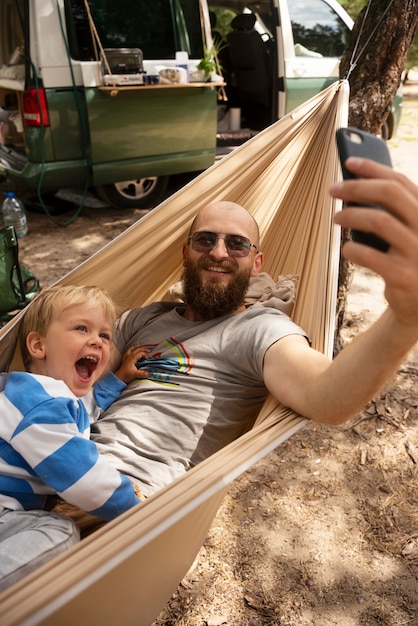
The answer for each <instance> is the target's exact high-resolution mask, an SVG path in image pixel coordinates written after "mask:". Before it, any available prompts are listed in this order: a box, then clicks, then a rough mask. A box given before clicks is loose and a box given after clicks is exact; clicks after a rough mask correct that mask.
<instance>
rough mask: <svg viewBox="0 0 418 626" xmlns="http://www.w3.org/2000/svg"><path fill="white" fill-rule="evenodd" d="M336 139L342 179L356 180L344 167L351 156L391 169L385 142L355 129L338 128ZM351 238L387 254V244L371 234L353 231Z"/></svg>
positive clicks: (374, 207)
mask: <svg viewBox="0 0 418 626" xmlns="http://www.w3.org/2000/svg"><path fill="white" fill-rule="evenodd" d="M336 138H337V148H338V154H339V157H340V162H341V169H342V172H343V178H345V179H349V178H357V177H356V176H354V175H353V174H351V172H349V171H348V170H347V169H346V167H345V161H346V159H348V157H351V156H356V157H362V158H365V159H372V160H373V161H377V162H378V163H382V164H383V165H389V166H390V167H392V162H391V159H390V154H389V149H388V147H387V145H386V142H385V141H384V140H383V139H381V138H380V137H376V136H375V135H371V134H370V133H366V132H365V131H363V130H358V129H357V128H339V129H338V130H337V133H336ZM372 208H373V209H379V210H381V211H384V209H383V208H382V207H380V206H377V205H372ZM352 236H353V240H354V241H357V242H358V243H362V244H364V245H366V246H371V247H372V248H376V249H377V250H381V251H382V252H387V250H388V249H389V244H388V243H387V242H386V241H384V240H383V239H381V238H380V237H377V235H374V234H373V233H365V232H362V231H359V230H353V231H352Z"/></svg>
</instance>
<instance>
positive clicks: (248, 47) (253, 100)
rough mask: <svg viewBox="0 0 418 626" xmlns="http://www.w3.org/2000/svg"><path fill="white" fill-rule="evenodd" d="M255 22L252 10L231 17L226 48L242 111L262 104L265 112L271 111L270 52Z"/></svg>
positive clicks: (269, 112) (268, 113)
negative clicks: (230, 28) (256, 28)
mask: <svg viewBox="0 0 418 626" xmlns="http://www.w3.org/2000/svg"><path fill="white" fill-rule="evenodd" d="M255 22H256V17H255V15H254V13H241V14H239V15H237V16H236V17H234V19H233V20H232V22H231V26H232V28H233V30H232V31H231V32H230V33H229V34H228V43H229V47H228V50H229V55H230V60H231V67H232V71H233V72H234V74H235V80H236V84H237V88H238V92H239V98H240V104H241V107H242V108H243V110H244V111H243V112H245V110H247V112H249V111H251V110H253V112H255V109H256V108H257V107H258V108H260V107H261V108H262V109H263V110H264V116H265V115H266V113H267V115H271V103H272V71H271V69H272V66H271V63H272V61H271V56H272V55H271V54H270V49H269V45H268V42H264V41H263V39H262V37H261V35H260V34H259V33H258V32H257V31H256V30H255V28H254V25H255ZM259 113H260V111H259ZM249 115H250V113H249Z"/></svg>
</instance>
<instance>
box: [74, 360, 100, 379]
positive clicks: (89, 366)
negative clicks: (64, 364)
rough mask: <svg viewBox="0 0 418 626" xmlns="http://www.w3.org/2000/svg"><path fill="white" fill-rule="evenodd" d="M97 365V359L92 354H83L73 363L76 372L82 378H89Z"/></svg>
mask: <svg viewBox="0 0 418 626" xmlns="http://www.w3.org/2000/svg"><path fill="white" fill-rule="evenodd" d="M96 367H97V359H96V358H95V357H93V356H85V357H83V358H82V359H78V361H77V362H76V364H75V369H76V371H77V374H78V375H79V376H80V378H82V379H83V380H89V379H90V378H91V377H92V375H93V373H94V371H95V369H96Z"/></svg>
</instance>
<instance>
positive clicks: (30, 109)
mask: <svg viewBox="0 0 418 626" xmlns="http://www.w3.org/2000/svg"><path fill="white" fill-rule="evenodd" d="M23 118H24V120H25V124H26V126H49V114H48V106H47V103H46V95H45V90H44V89H27V90H26V91H25V92H24V93H23Z"/></svg>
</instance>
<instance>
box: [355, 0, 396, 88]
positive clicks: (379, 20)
mask: <svg viewBox="0 0 418 626" xmlns="http://www.w3.org/2000/svg"><path fill="white" fill-rule="evenodd" d="M371 4H372V0H369V1H368V3H367V7H366V10H365V12H364V15H363V20H362V22H361V25H360V30H359V32H358V35H357V39H356V41H355V44H354V47H353V52H352V54H351V58H350V64H349V68H348V70H347V72H346V74H345V76H344V80H348V79H349V78H350V76H351V74H352V72H353V71H354V69H355V68H356V66H357V63H358V61H359V59H360V58H361V57H362V56H363V54H364V52H365V50H366V48H367V47H368V45H369V43H370V41H371V40H372V38H373V36H374V34H375V33H376V31H377V29H378V28H379V26H380V24H381V23H382V22H383V20H384V17H385V15H386V13H387V12H388V11H389V9H390V7H391V6H392V4H393V0H390V2H389V4H388V5H387V7H386V8H385V10H384V11H383V13H382V15H381V16H380V18H379V19H378V20H377V22H376V24H375V26H374V28H373V30H372V32H371V33H370V35H369V36H368V38H367V39H366V41H365V43H364V44H363V47H362V48H361V50H360V51H359V53H358V54H357V56H356V52H357V48H358V46H359V44H360V39H361V35H362V33H363V29H364V24H365V22H366V20H367V16H368V14H369V10H370V6H371Z"/></svg>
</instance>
